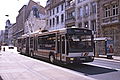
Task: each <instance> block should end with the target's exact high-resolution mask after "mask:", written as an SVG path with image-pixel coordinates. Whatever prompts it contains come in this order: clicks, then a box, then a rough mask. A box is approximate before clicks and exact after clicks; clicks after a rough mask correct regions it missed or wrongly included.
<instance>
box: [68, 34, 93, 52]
mask: <svg viewBox="0 0 120 80" xmlns="http://www.w3.org/2000/svg"><path fill="white" fill-rule="evenodd" d="M91 38H92V36H91V35H69V36H68V47H69V52H90V51H93V46H92V39H91Z"/></svg>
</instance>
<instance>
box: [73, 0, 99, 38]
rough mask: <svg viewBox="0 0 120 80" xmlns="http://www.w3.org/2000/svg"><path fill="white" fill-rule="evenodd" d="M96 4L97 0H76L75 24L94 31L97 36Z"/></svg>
mask: <svg viewBox="0 0 120 80" xmlns="http://www.w3.org/2000/svg"><path fill="white" fill-rule="evenodd" d="M97 4H98V0H76V8H75V12H76V26H77V27H80V28H88V29H91V30H93V31H94V34H95V36H94V37H97V31H98V28H97V26H98V25H97V23H98V18H97Z"/></svg>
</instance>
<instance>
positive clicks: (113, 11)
mask: <svg viewBox="0 0 120 80" xmlns="http://www.w3.org/2000/svg"><path fill="white" fill-rule="evenodd" d="M112 15H113V16H114V15H118V5H117V4H113V5H112Z"/></svg>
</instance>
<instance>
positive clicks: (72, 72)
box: [33, 59, 96, 80]
mask: <svg viewBox="0 0 120 80" xmlns="http://www.w3.org/2000/svg"><path fill="white" fill-rule="evenodd" d="M33 60H35V61H37V62H40V63H42V64H45V65H48V66H51V67H54V68H57V69H60V70H63V71H66V72H69V73H71V74H74V75H77V76H80V77H83V78H86V79H89V80H96V79H94V78H91V77H88V76H85V75H83V74H81V73H79V72H76V71H73V70H70V69H67V68H62V67H59V66H56V65H53V64H50V63H46V62H43V61H38V60H36V59H33Z"/></svg>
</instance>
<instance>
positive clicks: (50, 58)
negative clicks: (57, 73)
mask: <svg viewBox="0 0 120 80" xmlns="http://www.w3.org/2000/svg"><path fill="white" fill-rule="evenodd" d="M49 60H50V62H51V63H54V61H55V57H54V55H50V57H49Z"/></svg>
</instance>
